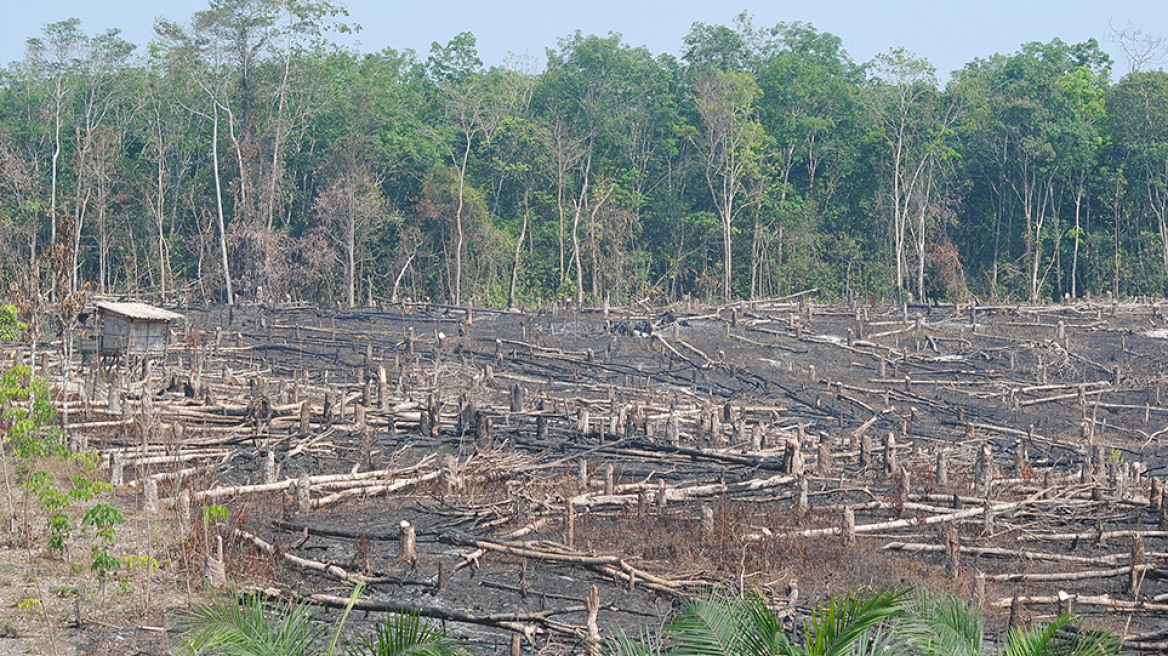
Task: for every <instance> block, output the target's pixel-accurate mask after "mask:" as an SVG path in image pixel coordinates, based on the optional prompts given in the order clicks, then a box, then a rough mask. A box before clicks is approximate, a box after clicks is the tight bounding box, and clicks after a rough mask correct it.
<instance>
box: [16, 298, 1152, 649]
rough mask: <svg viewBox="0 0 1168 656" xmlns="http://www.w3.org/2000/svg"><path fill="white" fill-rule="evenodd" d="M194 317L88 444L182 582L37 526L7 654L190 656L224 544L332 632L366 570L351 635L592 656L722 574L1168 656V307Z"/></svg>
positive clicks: (91, 382) (237, 313)
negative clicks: (1114, 640) (38, 535)
mask: <svg viewBox="0 0 1168 656" xmlns="http://www.w3.org/2000/svg"><path fill="white" fill-rule="evenodd" d="M178 310H179V311H181V312H183V313H184V314H185V316H186V319H185V321H184V322H182V324H183V325H176V326H173V328H174V330H175V332H176V334H177V335H178V343H177V344H176V348H174V349H172V350H171V351H170V353H169V354H168V355H167V356H166V357H165V358H164V359H158V360H157V361H155V362H154V363H152V364H151V365H150V366H148V367H143V366H142V365H141V363H136V362H132V363H126V364H125V365H124V366H123V367H122V368H121V369H118V370H114V371H110V370H101V371H93V372H91V373H86V374H84V375H83V376H80V378H81V380H78V381H74V383H73V386H72V387H70V388H69V389H68V390H67V392H66V396H67V397H68V398H69V399H71V400H72V401H74V402H76V403H77V406H76V407H77V408H80V410H74V411H73V412H72V413H71V416H70V421H71V423H73V424H76V425H77V426H76V427H75V428H73V429H72V430H76V431H77V432H78V433H82V432H83V433H85V434H86V435H87V436H88V439H89V446H90V447H91V448H95V449H99V450H101V452H102V453H103V454H104V456H105V460H104V461H103V462H105V465H106V467H109V468H112V467H113V462H114V458H115V454H116V457H118V458H120V459H121V460H122V462H123V463H124V467H125V474H124V477H125V478H124V481H123V482H122V485H120V486H118V487H117V488H116V490H115V491H114V492H113V493H112V496H111V498H112V499H114V500H115V501H114V502H116V504H117V505H119V506H120V507H122V508H123V512H124V513H125V515H126V517H127V520H128V522H127V524H126V525H125V526H124V527H123V528H120V529H119V542H118V544H117V548H118V549H119V550H121V551H120V553H122V554H123V555H138V556H151V557H153V558H154V559H155V562H156V563H160V564H162V565H163V566H162V567H161V568H159V569H156V570H154V571H144V568H142V567H139V568H138V569H136V570H135V569H133V568H129V571H123V572H121V573H120V574H119V575H118V577H117V580H114V581H110V582H108V583H107V584H106V589H105V591H104V593H103V592H99V591H98V590H97V583H96V581H95V580H94V577H93V575H92V574H91V573H89V572H87V571H84V570H85V568H84V566H83V563H85V562H86V560H87V556H88V550H89V546H88V545H89V542H85V540H84V539H80V540H79V542H78V544H77V545H75V547H74V548H73V554H72V555H71V556H70V558H69V559H68V560H66V561H61V560H60V559H53V558H49V557H48V556H47V555H45V554H43V553H40V550H38V549H36V548H30V547H27V546H24V544H22V543H23V542H26V541H24V540H23V539H22V538H21V536H20V531H18V530H14V531H10V532H9V533H8V534H6V540H5V544H4V545H3V547H4V548H3V549H2V550H0V562H2V563H4V566H3V568H2V569H0V577H2V579H0V591H2V594H3V598H2V599H0V603H2V604H3V606H4V607H5V608H6V609H7V612H6V617H7V620H6V624H5V627H4V631H5V633H6V637H4V638H0V654H7V653H13V654H15V653H22V654H23V653H43V654H51V653H56V654H81V653H85V654H107V653H108V654H115V653H116V654H126V653H142V654H163V653H171V651H170V650H173V649H174V645H175V644H176V643H175V642H174V628H175V615H174V610H175V609H176V608H180V607H182V606H183V605H185V604H186V603H187V602H188V601H189V600H191V599H200V598H203V597H204V595H205V594H207V593H206V589H205V587H206V586H205V583H204V569H205V566H206V559H207V557H208V555H211V556H212V557H213V556H214V555H215V551H214V547H213V545H214V538H215V537H216V536H219V537H222V538H223V540H224V552H223V554H224V558H223V562H224V566H225V571H226V574H227V577H228V579H229V580H230V582H231V584H232V585H233V586H256V587H258V588H261V589H264V590H267V591H268V593H269V594H272V595H275V594H283V595H287V594H291V593H293V592H295V593H297V594H300V595H303V596H305V597H306V598H307V599H309V600H310V601H313V602H316V603H319V604H322V609H321V612H322V617H323V621H326V622H332V621H335V618H336V617H337V616H338V613H339V611H338V610H336V609H327V608H325V607H324V606H327V605H328V604H329V603H335V600H336V599H342V600H344V599H347V598H348V596H349V592H350V591H351V589H352V584H353V582H355V581H357V580H360V581H363V582H365V583H367V584H368V585H367V588H366V590H365V592H364V594H363V596H362V598H361V599H362V602H361V603H362V604H364V606H358V609H359V610H358V612H356V613H355V614H354V616H353V618H352V621H351V622H350V624H349V628H350V629H351V630H353V631H361V630H365V629H367V628H368V627H369V626H370V623H371V622H374V621H376V620H377V619H378V617H380V614H381V611H383V610H385V609H387V608H398V607H415V608H422V609H423V612H425V613H427V614H431V615H434V616H436V617H445V618H446V619H445V624H446V626H447V627H448V628H449V629H450V630H451V631H452V632H454V633H456V634H458V635H461V636H463V637H465V638H466V639H467V640H468V642H469V644H470V645H471V646H472V649H473V651H475V652H476V653H497V652H502V653H508V652H510V650H511V649H512V635H513V634H516V633H517V632H518V633H521V634H523V638H522V639H521V641H520V646H521V648H522V649H523V650H524V651H526V652H529V653H534V652H541V653H543V652H547V653H552V652H555V653H560V652H570V651H574V650H578V648H579V645H580V642H579V640H580V637H579V636H580V635H581V634H583V633H585V632H586V630H587V623H588V622H587V615H588V613H587V611H586V603H585V599H586V598H587V597H588V595H589V590H590V589H591V587H592V586H596V587H597V589H598V592H599V602H600V608H599V610H598V613H597V622H598V624H599V626H600V628H601V629H602V630H603V631H604V632H607V631H610V630H612V629H613V628H614V627H617V626H621V627H625V628H627V629H634V630H635V628H636V627H638V626H642V625H655V624H657V623H659V622H660V621H661V620H662V619H663V618H664V617H666V616H667V615H668V614H669V612H670V611H671V610H672V609H674V608H676V607H677V606H678V605H679V604H680V603H681V601H682V599H683V596H684V594H686V593H689V592H693V591H697V590H701V589H703V588H704V587H707V586H709V585H714V584H717V585H728V586H732V587H734V588H736V589H754V590H758V591H760V592H762V593H763V594H765V595H766V596H767V597H768V598H769V599H771V600H772V601H773V602H774V604H775V606H776V608H777V609H778V610H779V611H780V612H782V613H783V614H784V616H786V617H789V619H790V621H791V622H792V624H793V626H796V627H797V626H798V624H799V622H800V621H801V618H802V617H805V614H806V613H807V611H808V609H809V608H810V607H811V605H812V604H814V603H816V602H817V601H818V600H820V599H822V598H823V596H824V595H827V594H830V593H832V592H838V591H842V590H846V589H847V588H849V587H854V586H858V585H875V586H884V585H892V586H897V585H923V586H927V587H930V588H933V589H944V590H948V591H951V592H953V593H956V594H958V595H960V596H963V597H966V598H972V597H974V596H976V598H977V599H978V600H979V601H980V603H982V604H984V606H985V607H986V609H987V613H988V615H989V617H990V621H989V625H990V626H991V628H992V630H993V631H995V632H1000V631H1002V630H1004V627H1005V626H1006V625H1007V623H1008V622H1010V621H1011V617H1013V618H1014V619H1015V620H1023V621H1024V620H1029V619H1044V618H1045V619H1049V618H1050V617H1052V616H1053V615H1054V613H1055V612H1057V610H1058V609H1059V608H1060V603H1061V604H1062V606H1061V607H1065V606H1067V605H1070V606H1071V607H1073V608H1074V609H1075V610H1076V611H1078V612H1080V613H1082V614H1083V615H1084V616H1085V617H1087V618H1088V621H1089V622H1090V623H1093V624H1096V625H1101V626H1104V627H1107V628H1110V629H1113V630H1116V631H1119V632H1122V633H1124V635H1125V636H1126V637H1127V638H1128V640H1129V646H1132V647H1134V648H1144V649H1154V646H1155V645H1156V644H1158V643H1159V642H1160V641H1162V640H1164V639H1168V635H1162V632H1161V631H1160V629H1159V627H1160V626H1162V625H1163V623H1164V613H1165V612H1166V611H1168V606H1166V605H1165V604H1166V603H1168V585H1166V584H1165V577H1166V576H1168V569H1166V568H1164V564H1163V560H1164V558H1165V557H1166V555H1168V554H1165V553H1164V552H1168V548H1165V544H1164V541H1165V539H1166V538H1168V532H1164V530H1163V529H1164V528H1168V519H1164V520H1162V519H1161V517H1160V511H1158V510H1155V509H1154V508H1153V506H1154V505H1155V504H1156V503H1157V502H1158V501H1159V499H1158V498H1154V497H1153V496H1152V491H1153V489H1158V488H1154V487H1153V485H1152V482H1151V481H1152V479H1153V478H1155V477H1163V476H1164V470H1165V468H1166V467H1168V460H1166V459H1165V457H1164V454H1163V448H1162V441H1163V439H1164V436H1165V435H1168V406H1165V405H1162V403H1161V391H1162V389H1163V387H1164V386H1165V378H1164V369H1165V364H1166V363H1168V358H1166V357H1165V355H1164V346H1165V344H1168V342H1166V341H1165V339H1166V338H1168V328H1166V326H1168V320H1166V319H1165V316H1164V314H1163V312H1162V310H1161V308H1160V306H1159V305H1158V304H1155V303H1142V304H1135V303H1125V304H1118V303H1108V304H1079V305H1067V306H1048V307H1038V308H1026V307H992V308H990V307H978V308H972V307H952V306H949V307H924V306H921V307H912V306H908V307H905V306H899V307H865V306H858V307H849V306H816V305H813V304H805V303H802V302H799V301H798V300H790V301H786V302H768V303H755V304H750V303H742V304H737V305H735V306H730V307H724V308H704V307H697V306H677V307H672V308H667V309H659V310H649V309H642V310H628V309H621V310H616V309H614V310H611V311H609V312H608V313H606V312H604V311H602V310H599V309H598V310H594V311H583V312H580V311H572V310H559V311H551V310H547V311H542V312H538V313H518V312H514V313H512V312H495V311H488V310H480V309H477V308H476V309H475V310H474V311H473V314H471V315H469V316H468V312H467V311H466V310H465V309H463V308H450V307H436V306H412V307H406V306H395V307H392V308H383V309H362V310H357V311H330V310H322V309H315V308H268V307H243V308H234V309H228V308H196V307H189V308H178ZM75 367H76V369H75V370H76V371H83V372H90V369H88V368H83V367H81V365H80V363H76V365H75ZM49 370H50V371H52V370H53V368H52V367H51V366H50V368H49ZM111 387H112V388H114V390H115V392H116V394H114V395H113V396H117V397H118V400H117V401H116V402H115V405H122V406H124V408H123V409H122V411H121V412H115V408H113V407H111V406H110V404H109V401H108V400H109V399H110V398H111V393H110V392H109V388H111ZM517 395H521V396H522V398H521V399H518V398H517ZM302 405H303V406H307V410H303V411H302V410H301V406H302ZM119 420H120V423H119ZM114 424H117V425H114ZM889 436H891V438H892V441H893V448H892V449H891V451H890V450H888V449H887V446H888V441H887V440H888V439H889ZM794 445H798V448H797V449H796V448H795V446H794ZM796 450H798V451H799V455H798V456H795V455H794V452H795V451H796ZM889 453H892V454H894V455H893V457H892V458H891V459H890V458H889V457H888V455H889ZM158 454H165V455H167V456H168V457H171V458H172V460H171V461H167V462H157V461H158V460H165V458H158V457H154V460H153V461H152V460H148V458H149V457H152V456H157V455H158ZM269 454H272V455H271V456H269ZM269 457H270V458H271V460H270V462H272V463H274V464H275V466H276V467H277V470H275V471H265V464H266V463H267V462H269V460H268V459H269ZM939 461H940V462H942V463H943V466H941V465H939ZM582 463H583V464H582ZM180 469H182V470H184V473H183V474H182V475H181V476H176V475H173V474H171V473H169V472H174V471H177V470H180ZM942 469H943V470H944V475H945V477H946V478H947V479H948V480H946V481H941V480H938V477H939V476H940V475H941V470H942ZM582 470H583V472H584V473H583V474H582V473H581V471H582ZM103 471H106V470H103ZM360 472H374V473H375V475H371V477H370V478H368V479H361V478H359V477H356V478H355V477H353V474H354V473H360ZM103 475H104V474H103ZM326 476H333V477H335V478H334V479H328V480H326ZM151 477H153V479H154V481H156V483H157V487H158V493H159V497H160V502H159V504H158V505H159V508H157V509H154V510H147V509H143V508H142V506H143V502H144V501H145V500H146V496H145V495H146V493H145V488H146V487H147V484H146V482H145V481H146V480H147V479H149V478H151ZM305 477H311V478H310V479H309V481H310V482H311V484H310V486H309V487H308V489H307V490H298V489H297V487H298V486H297V485H293V484H292V483H293V482H297V483H298V482H299V481H301V480H304V478H305ZM265 481H271V482H272V486H273V487H272V489H266V490H265V489H256V488H255V486H257V485H259V484H261V483H264V482H265ZM241 486H243V487H241ZM246 486H251V487H246ZM804 486H805V487H804ZM225 488H234V489H233V490H230V491H229V492H230V493H220V492H214V493H212V494H210V495H206V493H207V491H208V490H216V489H225ZM183 490H186V491H187V494H191V495H192V501H191V511H190V515H189V516H188V517H187V518H186V519H184V518H183V517H182V512H181V511H180V510H178V509H179V508H180V507H181V505H180V504H179V503H178V501H176V500H177V499H178V498H179V496H180V495H181V494H182V493H183V492H182V491H183ZM200 495H205V496H200ZM298 495H300V496H298ZM662 500H664V502H662ZM208 504H212V505H213V506H220V505H221V506H222V507H224V508H226V509H227V511H228V512H227V518H226V519H225V520H222V519H211V520H210V521H200V520H201V519H202V518H203V517H204V514H203V513H204V511H203V507H204V506H206V505H208ZM987 508H988V509H989V512H988V513H987V512H986V509H987ZM849 513H850V515H851V516H852V517H853V519H852V520H851V521H852V523H853V524H854V526H855V527H856V528H855V534H854V538H851V537H849V533H850V531H849V530H848V529H847V528H846V525H847V523H848V520H847V519H846V516H847V515H848V514H849ZM987 516H988V517H989V519H988V520H987ZM190 517H193V518H194V519H193V520H192V519H190ZM403 521H406V522H409V524H410V526H411V527H412V528H413V530H414V532H415V535H416V553H415V555H414V557H412V558H402V557H401V552H402V542H403V529H402V527H401V523H402V522H403ZM951 527H952V528H951ZM33 530H34V531H35V529H33ZM249 536H252V537H249ZM253 537H254V538H255V539H252V538H253ZM1137 538H1138V540H1139V541H1141V542H1142V546H1141V547H1140V548H1139V550H1138V551H1136V547H1135V546H1134V542H1135V541H1136V539H1137ZM257 540H258V541H259V542H257ZM261 543H262V544H267V545H269V546H271V547H272V548H270V549H268V550H267V551H265V550H264V549H262V548H258V547H257V544H261ZM480 552H481V553H480ZM1133 553H1134V554H1135V556H1134V560H1133ZM79 563H81V564H82V565H79ZM1133 563H1134V564H1135V565H1136V567H1135V570H1136V572H1135V575H1133V574H1132V570H1133V567H1132V564H1133ZM630 579H631V581H630ZM1060 592H1061V593H1062V597H1063V599H1062V601H1061V602H1060V599H1059V596H1060ZM27 600H40V603H35V604H34V603H32V602H28V601H27ZM22 601H24V603H22ZM1011 607H1013V610H1011ZM78 617H80V619H81V626H80V627H77V626H73V625H74V624H75V623H76V620H77V619H78Z"/></svg>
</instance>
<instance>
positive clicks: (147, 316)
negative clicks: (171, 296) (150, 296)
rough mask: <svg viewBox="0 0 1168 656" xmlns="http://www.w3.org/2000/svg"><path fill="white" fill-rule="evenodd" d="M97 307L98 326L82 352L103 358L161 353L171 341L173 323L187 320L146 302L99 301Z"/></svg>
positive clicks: (89, 328) (90, 332) (91, 332)
mask: <svg viewBox="0 0 1168 656" xmlns="http://www.w3.org/2000/svg"><path fill="white" fill-rule="evenodd" d="M94 307H95V309H96V314H97V316H96V320H97V321H96V325H93V324H90V325H89V326H87V328H88V331H87V332H89V334H90V335H92V336H93V339H92V340H90V343H89V344H85V343H84V342H83V346H82V350H83V351H89V352H91V353H92V352H94V351H96V352H97V353H98V354H99V355H100V356H101V357H117V356H122V355H141V354H149V353H161V352H163V351H165V350H166V346H167V344H169V342H170V322H172V321H175V320H177V319H182V318H183V315H181V314H178V313H177V312H171V311H170V310H164V309H162V308H159V307H154V306H153V305H148V304H146V303H129V302H114V301H99V302H97V303H95V304H94ZM86 323H89V322H86ZM87 347H88V348H87Z"/></svg>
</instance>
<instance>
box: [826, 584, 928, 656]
mask: <svg viewBox="0 0 1168 656" xmlns="http://www.w3.org/2000/svg"><path fill="white" fill-rule="evenodd" d="M908 593H909V591H908V590H878V591H874V592H866V591H852V592H849V593H847V594H846V595H844V596H843V597H842V598H840V597H834V596H833V597H831V598H830V599H829V600H828V601H827V603H826V604H824V605H822V606H820V607H819V608H817V609H815V610H814V611H812V613H811V621H810V622H809V623H808V625H807V652H808V653H809V654H810V655H811V656H844V655H845V654H847V653H848V652H849V650H850V649H851V647H852V645H853V644H854V643H855V642H856V641H857V640H859V639H860V638H861V637H862V636H863V635H864V633H865V632H866V631H868V630H869V629H872V628H875V627H877V626H879V625H880V624H882V623H883V622H885V621H886V620H890V619H892V618H894V617H897V616H899V615H901V614H903V612H904V608H905V603H906V597H907V596H908Z"/></svg>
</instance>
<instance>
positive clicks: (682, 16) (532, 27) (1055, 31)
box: [0, 0, 1168, 79]
mask: <svg viewBox="0 0 1168 656" xmlns="http://www.w3.org/2000/svg"><path fill="white" fill-rule="evenodd" d="M341 1H342V2H343V0H341ZM344 4H345V5H346V6H347V7H348V8H349V11H350V18H349V20H350V21H352V22H355V23H359V24H360V25H361V26H362V30H361V32H360V33H359V34H358V35H357V37H356V38H357V40H359V42H360V47H361V49H362V50H365V51H375V50H380V49H382V48H385V47H387V46H388V47H392V48H395V49H399V50H401V49H405V48H413V49H414V50H416V51H417V52H418V54H419V55H421V56H423V57H424V56H425V55H426V53H427V52H428V51H429V47H430V43H431V42H433V41H440V42H443V43H445V42H446V41H447V40H449V39H450V38H451V37H452V36H454V35H455V34H457V33H459V32H462V31H471V32H473V33H474V34H475V36H476V37H477V38H478V44H479V53H480V56H481V58H482V59H483V61H484V62H485V63H487V64H488V65H493V64H500V63H503V62H504V58H505V57H506V56H507V54H508V53H516V54H528V55H530V56H532V57H534V58H535V59H536V62H537V63H538V64H539V65H541V66H542V64H543V61H544V50H545V48H547V47H554V46H555V44H556V41H557V39H559V38H560V37H563V36H566V35H570V34H571V33H573V32H574V31H575V30H577V29H579V30H581V31H583V32H584V33H585V34H602V35H603V34H607V33H608V32H610V31H614V32H619V33H621V34H622V35H623V36H624V39H625V41H626V42H627V43H629V44H631V45H634V46H641V45H644V46H647V47H648V48H649V49H650V50H651V51H652V52H654V53H657V54H660V53H673V54H677V53H678V51H679V49H680V47H681V42H682V38H683V37H684V36H685V35H686V33H688V32H689V29H690V26H691V25H692V24H693V23H694V22H695V21H702V22H706V23H715V24H724V25H731V24H732V22H733V19H734V17H735V16H736V15H737V14H738V13H739V12H741V11H742V10H747V11H749V12H750V13H751V14H753V16H754V18H755V23H756V25H760V26H769V25H773V24H775V23H778V22H780V21H796V20H801V21H807V22H810V23H812V24H813V25H815V26H816V27H817V28H818V29H820V30H821V31H826V32H831V33H833V34H836V35H838V36H839V37H841V38H842V39H843V42H844V47H845V48H846V49H847V50H848V52H849V53H850V54H851V56H852V58H853V59H855V60H856V61H857V62H864V61H867V60H869V59H871V58H872V56H873V55H875V54H877V53H879V52H883V51H885V50H887V49H889V48H891V47H894V46H903V47H905V48H907V49H909V50H910V51H912V52H913V53H915V54H917V55H918V56H922V57H925V58H927V59H928V60H929V61H930V62H932V63H933V64H934V65H935V66H936V67H937V70H938V72H939V74H940V76H941V78H942V79H945V78H947V77H948V73H949V71H951V70H953V69H956V68H960V67H961V66H963V65H964V64H965V63H967V62H969V61H970V60H972V59H974V58H976V57H986V56H989V55H991V54H993V53H996V52H1001V53H1010V52H1014V51H1015V50H1017V49H1018V46H1019V45H1020V44H1022V43H1025V42H1028V41H1049V40H1050V39H1052V38H1054V37H1059V38H1062V39H1063V40H1064V41H1068V42H1072V43H1074V42H1079V41H1082V40H1084V39H1087V38H1088V37H1096V38H1098V39H1099V40H1100V42H1101V43H1102V45H1103V47H1104V49H1105V50H1107V51H1108V52H1110V53H1111V54H1112V56H1113V57H1114V58H1115V59H1116V73H1117V76H1118V75H1119V74H1122V73H1123V72H1125V71H1126V70H1127V62H1126V61H1125V60H1124V58H1123V55H1122V53H1121V52H1120V51H1119V48H1118V47H1117V45H1116V44H1115V43H1110V42H1108V41H1107V40H1106V39H1107V36H1108V33H1109V25H1114V26H1116V27H1117V28H1124V27H1127V26H1129V25H1136V26H1140V27H1142V28H1143V30H1144V31H1145V32H1146V33H1151V34H1159V35H1168V1H1165V0H1140V1H1136V0H1102V1H1094V2H1088V1H1084V0H1066V1H1061V2H1060V1H1048V0H1043V1H1032V0H1012V1H1008V0H980V1H979V0H972V1H969V0H964V1H962V2H953V1H950V0H931V1H929V0H885V1H881V0H821V1H818V2H816V1H814V0H810V1H809V0H801V1H798V2H795V1H791V0H772V1H769V2H766V1H760V0H737V1H735V0H730V1H729V2H713V1H710V0H705V1H701V0H679V1H676V2H660V1H655V0H578V1H576V2H571V3H562V2H555V1H548V0H544V1H539V0H490V1H487V0H426V1H421V0H397V1H390V0H348V2H344ZM205 6H206V1H205V0H166V1H164V2H157V1H155V2H145V1H141V0H41V1H35V0H34V1H31V2H30V1H27V0H11V1H10V3H9V7H8V9H6V10H5V11H4V20H3V21H2V22H0V62H4V63H7V62H10V61H13V60H15V59H20V58H22V57H23V56H24V42H25V40H26V39H27V38H28V37H30V36H35V35H37V34H39V33H40V30H41V27H42V26H43V25H45V24H46V23H50V22H54V21H59V20H63V19H66V18H70V17H77V18H80V19H81V21H82V28H83V29H84V30H85V31H86V32H87V33H90V34H93V33H96V32H100V31H104V30H105V29H107V28H110V27H117V28H120V29H121V30H122V32H123V36H125V38H127V39H129V40H130V41H133V42H135V43H138V44H139V45H141V44H144V43H146V42H147V41H148V40H149V39H150V38H152V36H153V30H152V24H153V21H154V18H155V17H156V16H159V15H162V16H165V17H167V18H170V19H174V20H178V21H180V22H186V21H187V19H188V18H189V17H190V15H191V14H192V13H193V12H194V11H196V10H198V9H201V8H203V7H205ZM337 39H338V40H342V39H343V38H342V37H339V36H338V37H337Z"/></svg>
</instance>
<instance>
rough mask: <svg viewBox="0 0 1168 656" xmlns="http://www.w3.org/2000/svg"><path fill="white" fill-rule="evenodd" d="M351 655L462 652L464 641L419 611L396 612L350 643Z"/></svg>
mask: <svg viewBox="0 0 1168 656" xmlns="http://www.w3.org/2000/svg"><path fill="white" fill-rule="evenodd" d="M345 653H346V655H347V656H405V655H407V654H408V655H411V656H412V655H416V656H458V655H459V654H464V653H465V650H464V648H463V645H462V642H461V641H459V640H458V639H456V638H454V637H452V636H451V635H449V634H448V633H446V631H444V630H443V629H442V628H441V627H440V626H438V625H436V624H435V623H433V622H431V621H430V620H428V619H425V618H423V617H421V616H420V615H418V614H417V613H392V614H390V615H389V616H388V617H386V619H385V621H384V622H380V623H378V624H377V625H376V626H375V627H374V629H373V634H372V635H370V636H360V637H359V638H358V640H357V641H355V642H353V643H351V644H349V645H348V646H347V647H346V650H345Z"/></svg>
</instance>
